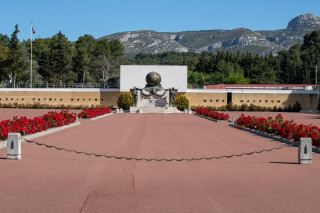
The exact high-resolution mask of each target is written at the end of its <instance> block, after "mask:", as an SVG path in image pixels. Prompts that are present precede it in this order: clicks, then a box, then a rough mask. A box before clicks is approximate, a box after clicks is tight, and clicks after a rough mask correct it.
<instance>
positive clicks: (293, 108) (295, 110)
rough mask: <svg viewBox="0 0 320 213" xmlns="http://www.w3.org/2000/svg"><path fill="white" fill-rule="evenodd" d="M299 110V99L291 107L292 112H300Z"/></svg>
mask: <svg viewBox="0 0 320 213" xmlns="http://www.w3.org/2000/svg"><path fill="white" fill-rule="evenodd" d="M300 110H301V104H300V102H299V101H297V102H296V103H295V104H294V105H293V107H292V112H300Z"/></svg>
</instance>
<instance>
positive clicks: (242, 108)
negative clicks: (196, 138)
mask: <svg viewBox="0 0 320 213" xmlns="http://www.w3.org/2000/svg"><path fill="white" fill-rule="evenodd" d="M198 107H205V106H191V109H192V110H195V109H196V108H198ZM205 108H207V109H209V110H213V111H268V112H300V110H301V104H300V103H299V102H298V101H297V102H296V103H295V104H294V105H293V106H291V105H289V106H288V107H285V108H282V107H277V106H274V107H265V106H257V105H254V104H250V105H247V104H242V105H241V106H238V105H236V104H232V103H230V104H227V105H224V106H221V107H216V106H206V107H205Z"/></svg>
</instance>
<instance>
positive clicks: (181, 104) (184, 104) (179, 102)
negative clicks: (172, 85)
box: [176, 95, 189, 111]
mask: <svg viewBox="0 0 320 213" xmlns="http://www.w3.org/2000/svg"><path fill="white" fill-rule="evenodd" d="M176 106H177V109H178V110H180V111H183V110H185V109H189V99H188V98H187V97H186V96H185V95H180V96H179V97H177V98H176Z"/></svg>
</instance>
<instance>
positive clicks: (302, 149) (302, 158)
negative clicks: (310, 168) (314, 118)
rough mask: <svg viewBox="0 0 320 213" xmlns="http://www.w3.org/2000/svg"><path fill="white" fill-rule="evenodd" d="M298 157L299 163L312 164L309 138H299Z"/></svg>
mask: <svg viewBox="0 0 320 213" xmlns="http://www.w3.org/2000/svg"><path fill="white" fill-rule="evenodd" d="M299 142H300V143H299V151H298V158H299V163H300V164H312V141H311V138H300V140H299Z"/></svg>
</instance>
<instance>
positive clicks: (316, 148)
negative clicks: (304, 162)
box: [229, 124, 320, 154]
mask: <svg viewBox="0 0 320 213" xmlns="http://www.w3.org/2000/svg"><path fill="white" fill-rule="evenodd" d="M229 126H230V127H233V128H236V129H238V126H237V125H236V124H229ZM240 130H243V131H246V132H250V133H252V134H255V135H259V136H262V137H265V138H269V139H271V140H274V141H278V142H281V143H286V144H289V145H291V144H293V143H296V141H294V140H290V139H286V138H282V137H280V136H278V135H272V134H268V133H265V132H260V131H257V130H254V129H250V128H246V127H242V128H241V129H240ZM293 146H294V147H298V144H295V145H293ZM312 151H313V152H315V153H317V154H320V148H318V147H314V146H312Z"/></svg>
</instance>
